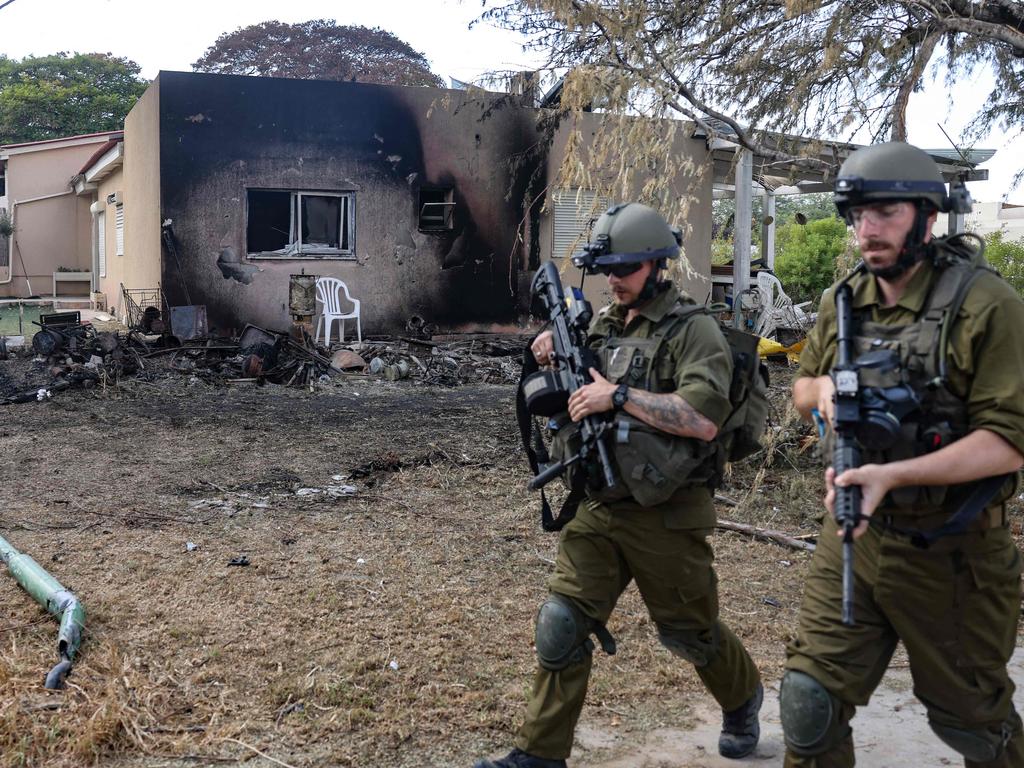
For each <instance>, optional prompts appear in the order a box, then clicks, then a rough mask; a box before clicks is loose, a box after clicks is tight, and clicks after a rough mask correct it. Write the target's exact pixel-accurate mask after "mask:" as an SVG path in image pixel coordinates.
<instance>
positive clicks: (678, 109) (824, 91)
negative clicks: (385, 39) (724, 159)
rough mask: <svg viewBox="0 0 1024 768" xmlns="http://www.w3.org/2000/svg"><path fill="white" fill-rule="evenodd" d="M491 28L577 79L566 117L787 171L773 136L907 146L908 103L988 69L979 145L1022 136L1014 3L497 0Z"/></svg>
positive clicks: (1023, 62) (1022, 21) (1022, 15)
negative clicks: (581, 114) (763, 160)
mask: <svg viewBox="0 0 1024 768" xmlns="http://www.w3.org/2000/svg"><path fill="white" fill-rule="evenodd" d="M485 18H486V19H488V20H489V21H491V22H496V23H499V24H503V25H505V26H507V27H510V28H513V29H517V30H519V31H521V32H524V33H525V34H527V35H528V36H529V37H530V39H531V41H532V43H531V45H532V46H533V47H535V48H536V49H537V50H538V51H543V52H544V53H545V54H546V56H547V67H548V68H549V69H550V70H551V71H553V72H555V73H557V74H561V73H568V75H567V78H566V81H565V85H564V87H563V103H568V105H569V108H570V109H584V108H588V107H599V108H601V109H604V110H606V111H609V112H613V113H614V112H617V113H632V114H636V115H644V116H648V117H652V118H658V117H678V118H688V119H691V120H694V121H696V122H697V123H699V124H701V125H702V127H703V128H704V129H705V130H707V131H709V132H711V133H713V134H715V133H719V134H720V133H721V128H720V126H721V125H722V124H724V125H727V126H729V129H730V130H731V131H735V134H736V135H737V136H738V140H739V142H740V143H741V144H743V145H744V146H746V147H747V148H749V149H752V150H754V151H757V152H759V153H761V154H763V155H765V156H766V157H768V158H775V159H778V160H779V161H780V162H781V161H784V160H785V159H786V158H788V157H791V156H792V155H793V154H794V153H800V152H801V150H799V149H798V148H797V147H796V146H785V145H780V142H779V140H778V137H777V136H776V135H775V133H776V132H777V133H785V134H795V135H802V136H808V137H815V138H820V139H825V140H837V141H849V140H852V139H853V137H854V136H856V135H859V136H862V137H863V136H865V135H866V136H868V137H869V138H870V140H872V141H879V140H884V139H889V138H892V139H905V138H906V131H907V127H906V112H907V104H908V101H909V98H910V95H911V93H913V92H914V91H915V90H917V89H920V88H921V87H922V86H923V84H924V83H926V82H927V81H928V79H929V78H930V77H932V76H934V75H937V76H939V77H943V76H944V78H945V80H946V82H947V83H948V84H953V83H955V82H957V81H958V80H961V79H963V76H964V75H965V74H968V73H971V72H974V71H976V70H979V69H981V68H987V69H989V70H990V71H991V73H992V74H993V82H994V85H993V87H992V90H991V92H990V93H989V94H988V101H987V103H986V104H985V106H984V107H983V108H982V109H981V110H980V111H979V112H978V113H977V114H975V115H974V116H973V118H974V120H973V123H972V126H971V128H972V133H971V135H973V136H975V137H977V136H980V135H983V134H984V133H985V132H986V131H987V130H989V129H991V128H994V127H1001V128H1004V129H1007V130H1010V131H1011V132H1019V131H1021V129H1022V128H1024V100H1022V99H1021V97H1020V94H1021V93H1022V92H1024V3H1021V2H1019V1H1017V0H976V1H973V2H972V0H943V1H942V2H931V0H857V1H856V2H854V0H716V2H678V0H631V1H630V2H628V3H627V2H623V1H622V0H511V1H510V0H491V3H490V8H489V9H488V10H487V11H486V12H485ZM769 131H770V132H773V133H771V134H769V133H767V132H769ZM623 148H624V147H623ZM816 149H817V148H816V147H809V148H804V149H803V150H802V153H803V154H804V155H805V157H806V159H805V160H804V162H805V163H807V164H815V163H819V164H820V162H821V161H816V160H812V159H811V155H812V154H813V153H814V152H815V150H816Z"/></svg>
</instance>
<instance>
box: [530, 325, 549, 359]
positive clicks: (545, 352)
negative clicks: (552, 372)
mask: <svg viewBox="0 0 1024 768" xmlns="http://www.w3.org/2000/svg"><path fill="white" fill-rule="evenodd" d="M553 335H554V334H552V333H551V331H544V332H543V333H541V334H540V335H539V336H538V337H537V338H536V339H534V340H533V343H532V344H530V351H531V352H533V359H534V360H536V361H537V362H538V363H539V364H540V365H541V366H542V367H545V368H547V367H551V366H553V365H554V364H555V344H554V342H553V341H552V340H551V338H552V336H553Z"/></svg>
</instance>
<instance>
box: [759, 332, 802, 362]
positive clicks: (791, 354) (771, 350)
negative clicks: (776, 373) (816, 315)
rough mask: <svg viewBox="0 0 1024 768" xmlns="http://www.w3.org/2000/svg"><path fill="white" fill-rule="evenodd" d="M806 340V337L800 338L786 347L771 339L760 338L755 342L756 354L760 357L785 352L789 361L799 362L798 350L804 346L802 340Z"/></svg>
mask: <svg viewBox="0 0 1024 768" xmlns="http://www.w3.org/2000/svg"><path fill="white" fill-rule="evenodd" d="M806 341H807V339H800V341H798V342H796V343H795V344H790V345H789V346H788V347H784V346H782V345H781V344H779V342H777V341H775V340H773V339H765V338H761V339H759V340H758V342H757V354H758V355H760V356H761V357H768V355H781V354H785V355H786V357H787V358H788V359H789V362H791V363H799V362H800V350H801V349H803V348H804V342H806Z"/></svg>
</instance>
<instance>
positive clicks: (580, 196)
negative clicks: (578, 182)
mask: <svg viewBox="0 0 1024 768" xmlns="http://www.w3.org/2000/svg"><path fill="white" fill-rule="evenodd" d="M553 197H554V215H553V218H554V222H553V224H554V226H553V227H552V230H553V237H552V242H551V258H553V259H559V258H568V257H569V256H572V255H573V253H575V252H576V251H578V250H579V249H580V246H581V245H583V243H585V242H586V241H587V239H588V238H589V237H590V228H591V226H592V225H593V222H595V221H597V218H598V217H599V216H600V215H601V214H602V213H604V212H605V211H606V210H607V209H608V206H609V205H610V203H609V202H608V199H607V198H604V197H599V196H598V195H597V193H596V192H593V191H591V190H588V189H559V190H555V194H554V195H553Z"/></svg>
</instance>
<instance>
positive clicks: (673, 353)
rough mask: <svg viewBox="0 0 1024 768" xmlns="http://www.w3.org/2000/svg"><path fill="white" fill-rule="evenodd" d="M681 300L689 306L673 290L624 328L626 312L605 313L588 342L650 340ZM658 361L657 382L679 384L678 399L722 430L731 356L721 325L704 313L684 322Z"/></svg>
mask: <svg viewBox="0 0 1024 768" xmlns="http://www.w3.org/2000/svg"><path fill="white" fill-rule="evenodd" d="M680 299H683V300H684V301H687V300H686V299H685V298H684V297H683V296H682V294H680V293H679V291H678V290H677V289H676V288H675V286H672V285H670V286H669V288H668V289H667V290H665V291H663V292H662V293H659V294H658V295H657V296H655V297H654V298H653V299H651V300H650V301H649V302H647V304H645V305H644V306H642V307H640V309H639V311H638V315H637V316H636V317H634V318H633V321H632V322H631V323H630V324H629V325H628V326H626V325H625V320H626V309H625V307H623V306H621V305H619V304H611V305H609V306H607V307H605V308H604V309H602V310H601V311H600V312H599V313H598V316H597V318H596V319H595V320H594V322H593V323H592V324H591V326H590V336H589V342H590V343H591V345H593V344H595V343H596V342H597V341H598V340H600V339H602V338H607V337H608V336H619V337H631V338H640V339H649V338H651V336H653V335H654V332H655V331H656V330H658V328H659V327H660V326H661V323H662V322H663V321H665V319H666V317H667V315H668V313H669V311H670V310H671V309H672V308H673V307H674V306H675V305H676V302H678V301H679V300H680ZM691 303H692V302H691ZM669 322H672V319H671V318H669ZM659 357H660V359H659V360H656V361H655V366H656V371H657V374H658V378H659V379H669V378H671V379H672V381H674V382H675V390H674V391H675V394H677V395H679V396H680V397H681V398H683V400H685V401H686V402H687V403H689V404H690V406H692V407H693V408H694V409H696V410H697V411H699V412H700V414H701V415H702V416H704V417H705V418H707V419H708V420H709V421H712V422H714V423H715V426H718V427H721V426H722V424H723V423H724V422H725V420H726V418H728V416H729V412H730V409H731V406H730V404H729V383H730V382H731V380H732V354H731V353H730V351H729V345H728V343H727V342H726V340H725V336H724V335H723V334H722V331H721V330H720V329H719V327H718V322H717V321H716V320H715V319H714V318H713V317H711V316H709V315H705V314H703V313H695V314H693V315H691V316H690V317H688V318H687V319H686V320H684V321H682V323H681V328H680V329H679V330H678V331H677V332H676V334H675V335H674V336H672V337H671V338H667V339H665V341H664V343H663V345H662V352H661V353H660V355H659Z"/></svg>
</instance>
